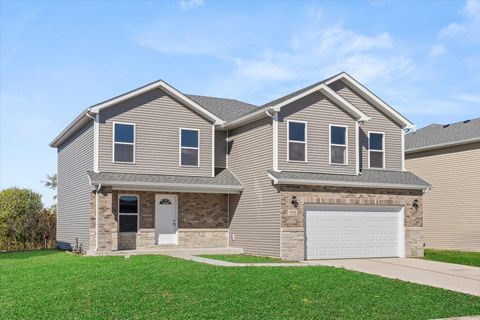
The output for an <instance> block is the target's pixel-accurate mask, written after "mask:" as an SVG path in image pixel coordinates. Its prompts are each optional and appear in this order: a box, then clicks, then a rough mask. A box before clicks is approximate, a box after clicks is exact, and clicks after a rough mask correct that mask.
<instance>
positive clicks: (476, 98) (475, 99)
mask: <svg viewBox="0 0 480 320" xmlns="http://www.w3.org/2000/svg"><path fill="white" fill-rule="evenodd" d="M457 98H458V99H459V100H461V101H465V102H472V103H475V104H480V95H475V94H461V95H459V96H458V97H457Z"/></svg>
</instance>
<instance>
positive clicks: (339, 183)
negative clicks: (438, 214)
mask: <svg viewBox="0 0 480 320" xmlns="http://www.w3.org/2000/svg"><path fill="white" fill-rule="evenodd" d="M269 177H270V178H272V180H273V183H274V184H293V185H315V186H319V185H320V186H332V187H357V188H359V187H363V188H376V189H409V190H423V191H424V192H425V191H426V190H428V189H430V186H421V185H415V184H391V183H371V182H352V181H329V180H306V179H278V178H275V177H273V176H272V175H270V174H269Z"/></svg>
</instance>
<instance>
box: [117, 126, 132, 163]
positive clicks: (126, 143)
mask: <svg viewBox="0 0 480 320" xmlns="http://www.w3.org/2000/svg"><path fill="white" fill-rule="evenodd" d="M117 124H124V125H129V126H133V143H132V142H115V125H117ZM117 143H118V144H125V145H133V161H132V162H128V161H115V144H117ZM136 151H137V125H136V124H135V123H133V122H119V121H113V122H112V163H120V164H135V162H136V156H135V154H136V153H137V152H136Z"/></svg>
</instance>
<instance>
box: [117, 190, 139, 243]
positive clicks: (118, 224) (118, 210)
mask: <svg viewBox="0 0 480 320" xmlns="http://www.w3.org/2000/svg"><path fill="white" fill-rule="evenodd" d="M124 196H126V197H136V198H137V213H120V198H121V197H124ZM121 215H123V216H137V231H135V232H134V231H131V232H124V231H122V233H138V232H140V195H138V194H131V193H119V194H118V196H117V216H118V223H117V232H118V233H120V216H121Z"/></svg>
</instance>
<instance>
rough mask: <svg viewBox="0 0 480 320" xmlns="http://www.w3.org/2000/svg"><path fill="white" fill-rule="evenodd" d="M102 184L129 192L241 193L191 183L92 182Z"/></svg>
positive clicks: (232, 187) (225, 187) (237, 189)
mask: <svg viewBox="0 0 480 320" xmlns="http://www.w3.org/2000/svg"><path fill="white" fill-rule="evenodd" d="M95 183H99V184H103V185H104V186H111V187H112V188H114V189H115V188H123V190H125V188H130V189H131V190H138V189H139V188H144V189H147V190H158V189H165V190H167V189H168V190H174V191H189V192H217V193H218V192H225V193H240V192H241V191H243V187H242V186H237V185H205V184H192V183H152V182H122V181H102V182H101V183H100V182H94V184H95Z"/></svg>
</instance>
